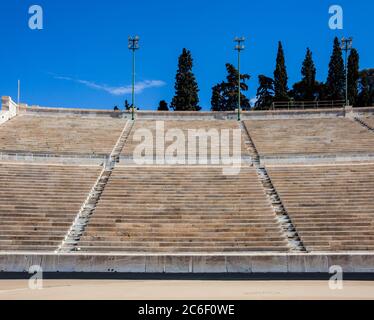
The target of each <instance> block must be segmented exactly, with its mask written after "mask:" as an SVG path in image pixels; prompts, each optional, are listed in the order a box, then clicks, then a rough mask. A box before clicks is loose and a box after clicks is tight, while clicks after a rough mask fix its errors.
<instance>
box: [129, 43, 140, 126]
mask: <svg viewBox="0 0 374 320" xmlns="http://www.w3.org/2000/svg"><path fill="white" fill-rule="evenodd" d="M129 49H130V50H131V51H132V98H131V100H132V108H131V109H132V111H131V119H132V120H135V51H136V50H138V49H139V37H138V36H135V37H129Z"/></svg>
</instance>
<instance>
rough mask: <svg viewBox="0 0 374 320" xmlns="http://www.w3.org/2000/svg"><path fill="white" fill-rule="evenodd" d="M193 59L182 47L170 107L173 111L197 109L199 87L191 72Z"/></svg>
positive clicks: (198, 108)
mask: <svg viewBox="0 0 374 320" xmlns="http://www.w3.org/2000/svg"><path fill="white" fill-rule="evenodd" d="M192 67H193V60H192V56H191V52H190V51H189V50H187V49H183V52H182V54H181V55H180V57H179V61H178V70H177V75H176V77H175V96H174V98H173V100H172V102H171V108H172V109H174V110H175V111H199V110H201V108H200V107H199V97H198V92H199V88H198V85H197V82H196V78H195V75H194V74H193V72H192Z"/></svg>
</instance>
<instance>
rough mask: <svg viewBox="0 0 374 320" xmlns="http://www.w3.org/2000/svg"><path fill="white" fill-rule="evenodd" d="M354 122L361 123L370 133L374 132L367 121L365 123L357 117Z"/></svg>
mask: <svg viewBox="0 0 374 320" xmlns="http://www.w3.org/2000/svg"><path fill="white" fill-rule="evenodd" d="M354 120H355V121H356V122H357V123H359V124H360V125H361V126H363V127H364V128H366V129H368V130H369V131H372V132H374V128H373V127H371V126H369V125H368V124H367V123H366V122H365V121H363V120H362V119H360V118H357V117H355V118H354Z"/></svg>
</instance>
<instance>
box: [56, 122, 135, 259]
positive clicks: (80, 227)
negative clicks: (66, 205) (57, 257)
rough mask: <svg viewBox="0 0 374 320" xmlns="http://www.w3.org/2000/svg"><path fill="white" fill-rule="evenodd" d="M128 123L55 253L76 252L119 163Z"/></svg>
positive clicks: (128, 130) (128, 129)
mask: <svg viewBox="0 0 374 320" xmlns="http://www.w3.org/2000/svg"><path fill="white" fill-rule="evenodd" d="M129 123H130V121H127V122H126V124H125V127H124V128H123V130H122V133H121V135H120V137H119V138H118V141H117V143H116V145H115V146H114V148H113V150H112V152H111V154H110V156H109V161H108V162H106V163H104V164H103V170H102V171H101V173H100V175H99V177H98V179H97V180H96V182H95V184H94V186H93V187H92V189H91V191H90V193H89V194H88V196H87V198H86V200H85V202H84V203H83V205H82V207H81V209H80V210H79V212H78V214H77V216H76V218H75V220H74V222H73V224H72V225H71V227H70V229H69V231H68V232H67V234H66V236H65V238H64V240H63V241H62V243H61V244H60V246H59V247H58V249H57V250H56V251H55V252H56V253H59V252H71V251H77V250H78V249H77V244H78V242H79V240H80V238H81V237H82V235H83V233H84V231H85V229H86V226H87V224H88V223H89V221H90V218H91V216H92V214H93V213H94V211H95V209H96V205H97V203H98V202H99V200H100V197H101V195H102V193H103V191H104V189H105V186H106V185H107V183H108V180H109V178H110V176H111V174H112V172H113V169H114V167H115V163H116V162H119V158H120V154H121V151H122V149H123V147H124V145H125V143H126V141H127V139H128V137H129V135H130V133H131V130H132V128H133V126H134V123H135V122H134V121H131V123H130V124H129Z"/></svg>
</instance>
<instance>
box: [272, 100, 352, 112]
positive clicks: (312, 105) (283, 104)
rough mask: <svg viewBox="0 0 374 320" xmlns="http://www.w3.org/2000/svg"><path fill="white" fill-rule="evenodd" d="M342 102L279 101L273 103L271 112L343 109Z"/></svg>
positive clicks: (343, 102)
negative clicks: (281, 110)
mask: <svg viewBox="0 0 374 320" xmlns="http://www.w3.org/2000/svg"><path fill="white" fill-rule="evenodd" d="M344 106H345V101H344V100H325V101H324V100H320V101H279V102H273V104H272V106H271V110H279V109H283V110H284V109H287V110H291V109H324V108H332V109H334V108H343V107H344Z"/></svg>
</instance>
